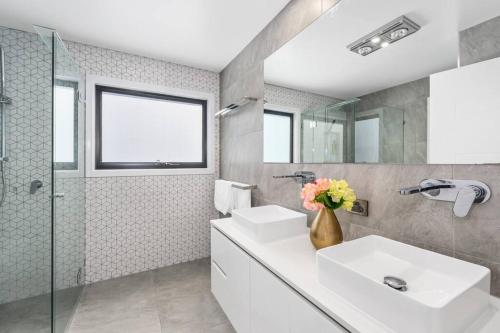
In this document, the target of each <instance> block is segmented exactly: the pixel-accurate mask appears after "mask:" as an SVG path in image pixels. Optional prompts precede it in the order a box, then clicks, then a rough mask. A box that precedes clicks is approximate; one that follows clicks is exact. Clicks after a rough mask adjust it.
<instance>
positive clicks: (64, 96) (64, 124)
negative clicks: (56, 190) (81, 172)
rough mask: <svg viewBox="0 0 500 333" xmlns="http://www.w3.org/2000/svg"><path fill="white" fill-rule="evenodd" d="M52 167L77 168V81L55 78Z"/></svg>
mask: <svg viewBox="0 0 500 333" xmlns="http://www.w3.org/2000/svg"><path fill="white" fill-rule="evenodd" d="M54 169H55V170H77V169H78V82H75V81H71V80H59V79H57V80H55V85H54Z"/></svg>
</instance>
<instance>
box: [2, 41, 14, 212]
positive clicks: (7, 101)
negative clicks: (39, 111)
mask: <svg viewBox="0 0 500 333" xmlns="http://www.w3.org/2000/svg"><path fill="white" fill-rule="evenodd" d="M10 103H11V99H10V98H9V97H7V96H6V95H5V54H4V51H3V48H2V47H1V46H0V121H1V125H0V131H2V136H1V140H2V142H1V145H0V147H1V148H0V149H1V151H0V186H1V189H0V207H2V205H3V203H4V201H5V196H6V195H7V183H6V181H5V164H6V162H7V161H8V159H9V158H8V157H7V151H6V142H5V136H6V133H5V129H6V127H7V125H6V122H7V120H6V115H5V109H6V108H5V106H6V105H7V104H10Z"/></svg>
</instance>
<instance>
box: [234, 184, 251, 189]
mask: <svg viewBox="0 0 500 333" xmlns="http://www.w3.org/2000/svg"><path fill="white" fill-rule="evenodd" d="M231 186H232V187H234V188H237V189H239V190H255V189H256V188H257V185H238V184H231Z"/></svg>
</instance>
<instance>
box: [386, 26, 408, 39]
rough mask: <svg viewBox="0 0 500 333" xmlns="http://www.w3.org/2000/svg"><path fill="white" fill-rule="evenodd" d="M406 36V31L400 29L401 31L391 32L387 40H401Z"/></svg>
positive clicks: (405, 29)
mask: <svg viewBox="0 0 500 333" xmlns="http://www.w3.org/2000/svg"><path fill="white" fill-rule="evenodd" d="M407 34H408V29H407V28H401V29H398V30H395V31H392V32H391V34H390V35H389V38H391V40H396V39H401V38H403V37H405V36H406V35H407Z"/></svg>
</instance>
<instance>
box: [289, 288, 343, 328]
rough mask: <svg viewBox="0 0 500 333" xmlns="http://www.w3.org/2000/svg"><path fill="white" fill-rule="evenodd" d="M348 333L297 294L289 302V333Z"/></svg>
mask: <svg viewBox="0 0 500 333" xmlns="http://www.w3.org/2000/svg"><path fill="white" fill-rule="evenodd" d="M310 332H314V333H348V331H347V330H345V329H344V328H343V327H342V326H340V325H339V324H337V323H336V322H335V321H333V320H332V319H331V318H330V317H328V316H327V315H325V314H324V313H323V312H321V311H320V310H319V309H318V308H316V307H315V306H314V305H312V304H311V303H309V302H308V301H307V300H306V299H305V298H303V297H302V296H301V295H299V294H297V293H295V292H294V293H293V295H292V297H291V300H290V333H310Z"/></svg>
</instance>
